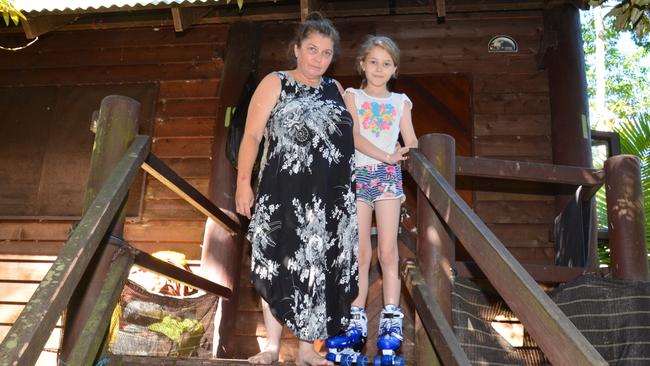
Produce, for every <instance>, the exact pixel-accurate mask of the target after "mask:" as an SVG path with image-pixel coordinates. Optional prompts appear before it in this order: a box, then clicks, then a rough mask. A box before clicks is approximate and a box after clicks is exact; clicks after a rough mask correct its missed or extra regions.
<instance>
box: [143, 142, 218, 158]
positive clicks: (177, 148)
mask: <svg viewBox="0 0 650 366" xmlns="http://www.w3.org/2000/svg"><path fill="white" fill-rule="evenodd" d="M152 151H153V153H154V154H156V155H158V156H160V157H161V158H167V159H169V158H209V157H210V156H211V153H212V138H182V139H179V138H156V141H155V142H154V144H153V147H152Z"/></svg>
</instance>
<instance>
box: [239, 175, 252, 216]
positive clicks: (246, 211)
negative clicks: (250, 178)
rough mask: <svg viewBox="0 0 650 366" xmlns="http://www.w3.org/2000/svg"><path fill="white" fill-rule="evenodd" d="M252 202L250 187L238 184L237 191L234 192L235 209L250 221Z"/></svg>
mask: <svg viewBox="0 0 650 366" xmlns="http://www.w3.org/2000/svg"><path fill="white" fill-rule="evenodd" d="M254 201H255V195H254V194H253V189H252V188H251V186H250V185H248V184H243V183H242V184H238V185H237V190H236V191H235V207H236V209H237V213H238V214H240V215H244V216H246V217H247V218H248V219H250V218H251V208H252V207H253V203H254Z"/></svg>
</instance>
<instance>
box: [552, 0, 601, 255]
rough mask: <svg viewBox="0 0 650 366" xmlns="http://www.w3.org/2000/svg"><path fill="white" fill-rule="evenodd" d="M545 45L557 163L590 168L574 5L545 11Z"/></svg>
mask: <svg viewBox="0 0 650 366" xmlns="http://www.w3.org/2000/svg"><path fill="white" fill-rule="evenodd" d="M543 43H544V46H543V50H542V51H541V52H540V53H541V56H542V58H543V67H545V68H546V69H547V70H548V81H549V101H550V107H551V141H552V144H553V145H552V151H553V163H554V164H558V165H572V166H580V167H588V168H590V167H591V166H592V162H591V134H590V130H591V129H590V127H589V97H588V95H587V76H586V72H585V59H584V52H583V51H582V43H583V42H582V33H581V26H580V12H579V10H578V9H577V8H576V7H575V6H574V5H571V4H568V3H564V2H557V3H551V5H549V8H547V9H546V10H545V11H544V41H543ZM571 199H572V197H571V195H567V194H560V195H557V196H556V198H555V213H556V214H559V213H560V212H562V210H563V209H564V207H565V206H566V205H567V203H568V202H569V201H570V200H571ZM591 215H592V216H595V215H596V212H595V211H592V212H591ZM594 220H595V219H594ZM592 221H593V220H592ZM588 239H589V244H588V245H589V247H588V248H586V249H587V253H588V254H587V263H586V265H585V267H591V268H594V267H596V266H597V264H598V255H597V243H596V238H595V237H594V238H588Z"/></svg>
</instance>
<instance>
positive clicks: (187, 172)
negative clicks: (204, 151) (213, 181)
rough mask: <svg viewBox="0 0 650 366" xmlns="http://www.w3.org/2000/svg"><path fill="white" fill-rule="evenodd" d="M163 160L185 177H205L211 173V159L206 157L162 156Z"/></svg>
mask: <svg viewBox="0 0 650 366" xmlns="http://www.w3.org/2000/svg"><path fill="white" fill-rule="evenodd" d="M161 160H162V161H163V162H165V164H167V165H168V166H169V168H170V169H172V170H173V171H175V172H176V174H178V175H179V176H180V177H183V178H205V177H208V176H209V175H210V160H209V159H206V158H188V159H184V158H183V159H180V158H161Z"/></svg>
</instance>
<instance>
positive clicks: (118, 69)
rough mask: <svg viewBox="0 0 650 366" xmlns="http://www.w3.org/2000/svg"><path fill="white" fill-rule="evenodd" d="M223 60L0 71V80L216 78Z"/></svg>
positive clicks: (58, 81)
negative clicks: (54, 70)
mask: <svg viewBox="0 0 650 366" xmlns="http://www.w3.org/2000/svg"><path fill="white" fill-rule="evenodd" d="M221 66H222V65H221V62H220V61H218V60H216V61H207V62H206V61H203V62H184V63H173V64H163V65H155V64H154V65H115V66H84V67H69V68H58V69H57V71H56V72H55V73H53V72H52V70H50V69H36V70H27V69H20V70H0V80H3V81H4V83H5V85H52V84H72V83H78V84H84V83H108V82H113V81H115V80H120V81H122V82H127V81H131V82H137V81H152V80H153V81H157V80H166V79H171V80H178V79H181V78H187V79H201V78H207V79H212V78H215V77H218V76H219V75H220V70H221Z"/></svg>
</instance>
